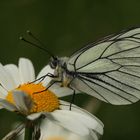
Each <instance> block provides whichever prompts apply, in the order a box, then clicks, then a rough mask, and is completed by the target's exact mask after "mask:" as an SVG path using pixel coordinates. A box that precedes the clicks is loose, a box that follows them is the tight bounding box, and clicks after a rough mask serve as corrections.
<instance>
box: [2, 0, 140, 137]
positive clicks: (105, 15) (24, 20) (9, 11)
mask: <svg viewBox="0 0 140 140" xmlns="http://www.w3.org/2000/svg"><path fill="white" fill-rule="evenodd" d="M139 25H140V1H139V0H114V1H113V0H104V1H103V0H69V1H68V0H60V1H54V0H21V1H19V0H11V1H10V0H0V61H1V63H3V64H7V63H16V64H17V63H18V58H19V57H27V58H30V59H31V60H32V61H33V63H34V65H35V68H36V72H38V71H39V70H40V69H41V68H42V67H43V66H44V65H45V64H47V62H48V60H49V56H48V55H47V54H46V53H45V52H42V51H41V50H39V49H37V48H34V47H30V45H28V44H26V43H25V42H22V41H20V40H19V36H20V35H23V36H25V37H26V38H27V39H28V40H31V41H33V40H32V39H31V38H30V37H29V36H28V35H27V34H26V30H28V29H29V30H31V31H32V32H33V33H34V34H35V35H36V36H37V37H38V38H39V39H40V40H41V41H42V42H43V43H44V44H46V48H47V49H49V50H50V51H51V52H52V53H54V54H55V55H58V56H70V55H71V54H72V53H73V52H74V51H76V50H77V49H79V48H81V47H83V46H85V45H86V44H88V43H90V42H93V41H95V40H96V39H99V38H101V37H104V36H106V35H109V34H111V33H115V32H118V31H120V30H122V29H125V28H128V27H132V26H139ZM33 42H34V41H33ZM83 98H84V99H83ZM75 102H76V103H77V104H78V105H82V106H83V107H84V108H88V110H90V111H93V112H94V113H95V112H96V113H95V114H96V116H98V117H99V118H100V119H101V120H102V122H103V123H104V125H105V128H104V130H105V132H104V135H103V137H102V140H124V139H126V140H137V139H139V132H140V102H138V103H136V104H133V105H129V106H112V105H109V104H106V103H100V102H99V101H97V100H95V99H93V98H92V97H89V96H88V97H87V96H86V95H82V96H80V95H78V97H76V101H75ZM88 102H90V103H88ZM87 104H88V105H87ZM87 106H90V108H89V107H87ZM95 110H96V111H95ZM15 120H16V115H14V114H11V113H9V112H7V111H5V110H1V111H0V139H1V138H2V137H3V136H4V135H5V134H6V133H7V132H8V131H9V130H10V129H11V128H10V126H12V125H11V124H12V123H13V122H14V121H15Z"/></svg>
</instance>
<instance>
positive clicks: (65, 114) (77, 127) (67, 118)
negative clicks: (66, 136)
mask: <svg viewBox="0 0 140 140" xmlns="http://www.w3.org/2000/svg"><path fill="white" fill-rule="evenodd" d="M51 115H52V117H53V119H54V120H55V121H56V123H58V124H59V125H60V126H62V127H64V128H66V129H68V130H69V131H72V132H74V133H76V134H78V135H82V136H85V135H88V134H89V128H88V127H87V126H86V125H85V124H84V123H82V121H84V122H85V121H88V123H89V118H86V117H87V116H84V115H82V114H79V113H77V112H73V111H66V110H56V111H54V112H52V113H51ZM47 116H49V114H48V115H47ZM48 119H52V118H51V117H50V116H49V118H48ZM90 123H92V122H91V121H90ZM94 125H96V124H94Z"/></svg>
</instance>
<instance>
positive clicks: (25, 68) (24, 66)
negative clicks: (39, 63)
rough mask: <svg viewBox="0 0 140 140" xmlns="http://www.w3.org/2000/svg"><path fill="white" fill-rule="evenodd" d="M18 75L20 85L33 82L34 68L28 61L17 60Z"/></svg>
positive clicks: (23, 59) (25, 59) (24, 59)
mask: <svg viewBox="0 0 140 140" xmlns="http://www.w3.org/2000/svg"><path fill="white" fill-rule="evenodd" d="M19 75H20V78H21V82H22V83H27V82H32V81H34V80H35V72H34V67H33V64H32V62H31V61H30V60H29V59H27V58H20V59H19Z"/></svg>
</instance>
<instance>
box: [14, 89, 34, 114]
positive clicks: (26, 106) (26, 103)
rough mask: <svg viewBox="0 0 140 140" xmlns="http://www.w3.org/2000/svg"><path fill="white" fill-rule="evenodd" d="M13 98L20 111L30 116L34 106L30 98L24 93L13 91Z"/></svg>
mask: <svg viewBox="0 0 140 140" xmlns="http://www.w3.org/2000/svg"><path fill="white" fill-rule="evenodd" d="M13 97H14V101H15V106H16V107H17V108H18V110H19V111H20V112H22V113H24V114H28V113H29V111H30V109H31V108H32V106H33V102H32V100H31V98H30V96H29V95H27V94H26V93H25V92H23V91H19V90H15V91H13Z"/></svg>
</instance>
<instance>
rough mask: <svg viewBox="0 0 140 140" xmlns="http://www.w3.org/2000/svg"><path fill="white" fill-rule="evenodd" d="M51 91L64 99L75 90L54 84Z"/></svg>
mask: <svg viewBox="0 0 140 140" xmlns="http://www.w3.org/2000/svg"><path fill="white" fill-rule="evenodd" d="M49 90H50V91H52V92H53V93H55V94H56V96H57V97H64V96H68V95H71V94H73V90H72V89H70V88H67V87H61V86H60V85H57V84H53V85H52V86H51V87H50V88H49Z"/></svg>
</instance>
